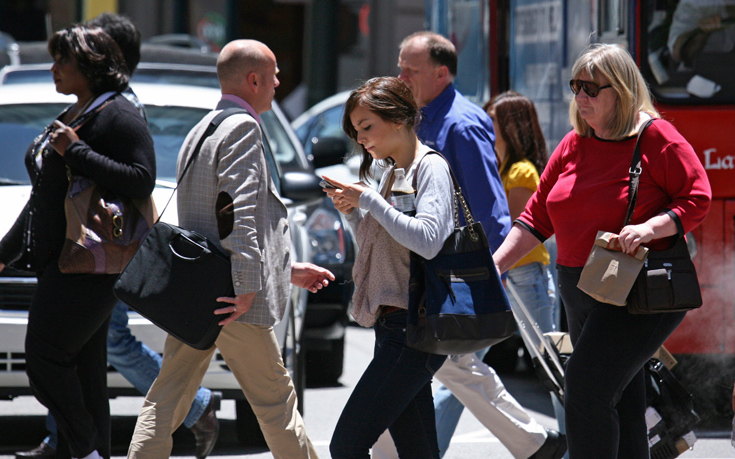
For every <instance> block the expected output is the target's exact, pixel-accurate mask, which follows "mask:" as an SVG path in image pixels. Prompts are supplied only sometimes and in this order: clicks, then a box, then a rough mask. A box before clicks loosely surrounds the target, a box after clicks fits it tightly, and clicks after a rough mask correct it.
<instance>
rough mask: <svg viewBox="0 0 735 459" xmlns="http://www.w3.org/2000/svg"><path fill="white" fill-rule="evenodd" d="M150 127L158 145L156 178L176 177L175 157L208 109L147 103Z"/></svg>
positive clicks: (156, 147) (174, 179)
mask: <svg viewBox="0 0 735 459" xmlns="http://www.w3.org/2000/svg"><path fill="white" fill-rule="evenodd" d="M145 111H146V115H147V117H148V127H149V128H150V130H151V136H152V137H153V144H154V147H155V149H156V178H157V179H159V180H168V181H171V182H175V181H176V159H177V158H178V156H179V150H180V149H181V145H182V144H183V143H184V139H185V138H186V135H187V134H188V133H189V131H190V130H191V128H193V127H194V126H195V125H196V124H197V123H198V122H199V121H200V120H201V119H202V118H203V117H204V116H205V115H206V114H207V113H209V110H206V109H202V108H188V107H161V106H152V105H147V106H146V107H145Z"/></svg>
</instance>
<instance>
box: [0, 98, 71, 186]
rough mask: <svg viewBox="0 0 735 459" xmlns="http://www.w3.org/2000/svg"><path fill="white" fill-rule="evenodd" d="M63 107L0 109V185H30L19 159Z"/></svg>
mask: <svg viewBox="0 0 735 459" xmlns="http://www.w3.org/2000/svg"><path fill="white" fill-rule="evenodd" d="M64 107H66V105H65V104H20V105H0V139H2V142H0V183H5V184H8V183H10V184H14V183H19V184H30V179H29V178H28V173H27V172H26V168H25V164H24V162H23V157H24V155H25V152H26V150H27V149H28V146H29V145H30V144H31V142H32V141H33V139H34V138H35V137H36V136H37V135H39V134H41V132H42V131H43V130H44V129H45V128H46V127H47V126H48V125H49V124H51V122H52V121H53V120H54V118H55V117H56V115H57V114H59V113H60V112H61V111H62V110H63V109H64Z"/></svg>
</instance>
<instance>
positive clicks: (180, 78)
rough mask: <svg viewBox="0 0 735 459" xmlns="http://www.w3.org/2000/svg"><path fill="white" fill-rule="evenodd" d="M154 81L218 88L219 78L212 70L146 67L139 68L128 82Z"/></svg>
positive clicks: (156, 82)
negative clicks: (181, 70) (178, 70)
mask: <svg viewBox="0 0 735 459" xmlns="http://www.w3.org/2000/svg"><path fill="white" fill-rule="evenodd" d="M135 83H155V84H183V85H191V86H204V87H208V88H217V89H219V80H218V79H217V74H216V73H214V72H206V71H202V72H197V71H191V70H187V71H184V72H177V71H176V70H175V69H171V70H165V69H147V68H139V69H138V70H136V71H135V73H133V76H132V78H131V79H130V84H131V85H134V84H135Z"/></svg>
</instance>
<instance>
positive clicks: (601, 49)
mask: <svg viewBox="0 0 735 459" xmlns="http://www.w3.org/2000/svg"><path fill="white" fill-rule="evenodd" d="M583 71H586V72H587V73H588V74H589V75H590V77H591V78H592V79H596V78H599V77H604V78H605V79H606V80H607V81H609V82H610V85H611V86H612V88H611V89H612V90H613V91H615V92H616V93H617V95H618V103H617V104H616V107H615V113H614V115H613V117H612V118H611V119H610V120H609V121H608V124H607V126H605V129H606V130H607V131H608V136H609V137H610V139H611V140H621V139H624V138H626V137H628V136H630V135H632V134H635V128H636V123H637V121H638V113H639V112H644V113H647V114H649V115H650V116H652V117H653V118H660V117H661V115H659V113H658V111H657V110H656V109H655V108H654V106H653V100H652V98H651V93H650V91H649V90H648V86H647V85H646V81H645V80H644V79H643V75H641V72H640V71H639V70H638V67H637V66H636V64H635V62H634V61H633V58H632V57H631V56H630V54H629V53H628V51H626V50H625V49H624V48H622V47H621V46H618V45H610V44H605V43H595V44H592V45H590V46H588V47H587V49H585V50H584V51H583V52H582V54H580V56H579V57H578V58H577V61H576V62H575V63H574V66H573V67H572V79H577V78H579V75H580V74H581V73H582V72H583ZM569 120H570V121H571V123H572V127H573V128H574V131H575V132H576V133H577V134H579V135H580V136H582V137H589V136H591V135H592V128H591V127H590V125H589V124H587V122H586V121H585V120H584V119H583V118H582V116H581V115H580V114H579V110H578V109H577V102H576V100H575V99H574V98H572V102H571V103H570V104H569Z"/></svg>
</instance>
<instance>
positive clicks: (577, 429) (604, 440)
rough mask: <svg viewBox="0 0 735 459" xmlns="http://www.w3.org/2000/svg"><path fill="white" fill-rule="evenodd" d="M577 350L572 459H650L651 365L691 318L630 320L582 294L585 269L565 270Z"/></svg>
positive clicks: (570, 411)
mask: <svg viewBox="0 0 735 459" xmlns="http://www.w3.org/2000/svg"><path fill="white" fill-rule="evenodd" d="M557 268H558V272H559V277H558V279H559V293H560V295H561V299H562V301H563V303H564V309H565V311H566V315H567V320H568V323H569V335H570V338H571V340H572V344H573V345H574V351H573V352H572V356H571V358H570V359H569V361H568V362H567V367H566V371H565V378H564V382H565V401H564V410H565V413H566V428H567V443H568V445H569V457H570V459H590V458H595V459H605V458H610V459H614V458H621V459H648V458H649V449H648V429H647V428H646V421H645V411H646V405H647V404H646V388H645V379H644V372H643V366H644V365H645V363H646V362H647V361H648V360H649V359H650V358H651V356H652V355H653V354H654V353H655V352H656V350H657V349H658V348H659V347H661V345H662V344H663V342H664V341H666V338H668V336H669V335H670V334H671V333H672V332H673V331H674V330H675V329H676V327H677V326H678V325H679V324H680V323H681V321H682V320H683V319H684V316H685V314H686V313H685V312H677V313H665V314H645V315H633V314H629V313H628V311H627V310H626V308H625V307H619V306H614V305H611V304H606V303H601V302H599V301H596V300H594V299H593V298H592V297H590V296H589V295H587V294H586V293H584V292H582V291H581V290H579V289H578V288H577V282H578V281H579V275H580V273H581V271H582V268H568V267H565V266H557Z"/></svg>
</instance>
